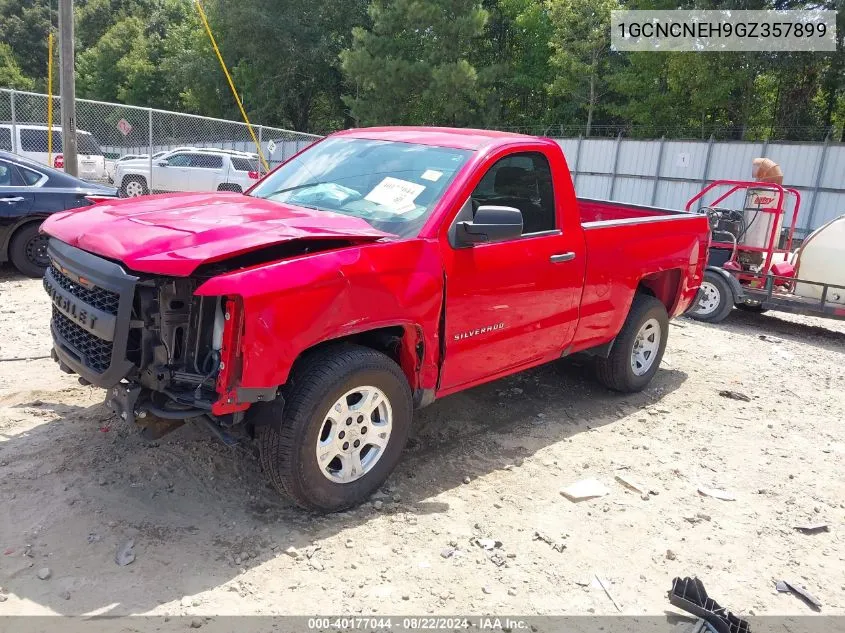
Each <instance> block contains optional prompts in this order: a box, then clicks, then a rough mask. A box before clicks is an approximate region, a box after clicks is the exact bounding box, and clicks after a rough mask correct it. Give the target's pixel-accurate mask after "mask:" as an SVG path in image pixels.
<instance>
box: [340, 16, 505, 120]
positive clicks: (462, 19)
mask: <svg viewBox="0 0 845 633" xmlns="http://www.w3.org/2000/svg"><path fill="white" fill-rule="evenodd" d="M368 13H369V17H370V20H371V22H372V25H371V26H370V27H369V28H363V27H358V28H355V29H354V30H353V31H352V46H351V48H349V49H347V50H345V51H343V53H342V54H341V60H342V62H343V71H344V73H345V74H346V79H347V86H346V87H347V94H346V95H345V96H344V102H345V103H346V104H347V105H348V106H349V108H350V110H351V114H352V117H353V118H354V119H355V121H356V122H358V123H359V124H362V125H363V124H384V123H396V124H400V123H404V124H412V123H416V124H419V123H427V124H449V125H469V124H472V123H474V122H477V121H478V120H479V118H481V117H483V114H484V110H485V103H486V97H487V90H488V86H486V85H485V82H484V81H483V77H484V73H485V71H486V69H485V68H479V67H478V66H477V65H476V64H475V63H473V61H474V51H475V50H477V48H479V47H480V46H481V44H482V42H483V35H484V25H485V23H486V21H487V17H488V14H487V12H486V11H485V10H484V9H482V8H481V5H480V3H479V2H478V1H477V0H397V1H395V2H391V1H389V0H373V2H372V3H371V4H370V6H369V10H368Z"/></svg>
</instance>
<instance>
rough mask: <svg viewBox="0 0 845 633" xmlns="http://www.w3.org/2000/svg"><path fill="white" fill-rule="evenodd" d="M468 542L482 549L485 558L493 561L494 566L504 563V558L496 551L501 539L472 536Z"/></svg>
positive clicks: (500, 544) (499, 547) (499, 546)
mask: <svg viewBox="0 0 845 633" xmlns="http://www.w3.org/2000/svg"><path fill="white" fill-rule="evenodd" d="M469 542H470V543H471V544H473V545H478V547H480V548H481V549H483V550H484V553H485V554H486V555H487V558H488V559H489V560H490V562H491V563H493V564H494V565H495V566H496V567H501V566H502V565H504V564H505V562H507V561H505V559H504V557H503V556H502V554H501V553H500V552H499V551H498V550H500V549H501V547H502V542H501V541H496V540H493V539H491V538H476V537H475V536H473V537H472V538H471V539H470V540H469Z"/></svg>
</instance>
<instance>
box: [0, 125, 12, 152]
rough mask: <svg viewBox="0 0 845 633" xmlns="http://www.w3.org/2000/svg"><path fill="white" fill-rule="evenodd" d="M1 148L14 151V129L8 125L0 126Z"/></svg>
mask: <svg viewBox="0 0 845 633" xmlns="http://www.w3.org/2000/svg"><path fill="white" fill-rule="evenodd" d="M0 149H2V150H4V151H6V152H11V151H12V129H11V128H8V127H0Z"/></svg>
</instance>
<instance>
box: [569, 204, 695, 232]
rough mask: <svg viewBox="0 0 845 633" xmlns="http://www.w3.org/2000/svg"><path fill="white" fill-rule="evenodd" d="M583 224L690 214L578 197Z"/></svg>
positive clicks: (626, 221) (649, 219)
mask: <svg viewBox="0 0 845 633" xmlns="http://www.w3.org/2000/svg"><path fill="white" fill-rule="evenodd" d="M577 200H578V213H579V214H580V216H581V224H584V225H595V224H596V223H608V224H609V223H613V224H619V223H624V224H634V223H639V222H642V221H644V220H646V221H657V220H661V219H665V218H666V216H672V215H689V214H687V213H686V212H685V211H678V210H675V209H664V208H662V207H651V206H647V205H642V204H631V203H628V202H612V201H610V200H598V199H595V198H577Z"/></svg>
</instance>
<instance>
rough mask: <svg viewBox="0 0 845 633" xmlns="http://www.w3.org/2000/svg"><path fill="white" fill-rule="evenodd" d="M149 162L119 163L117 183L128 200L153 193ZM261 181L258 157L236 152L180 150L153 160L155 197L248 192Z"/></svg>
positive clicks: (141, 160) (197, 148)
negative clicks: (183, 192) (165, 194)
mask: <svg viewBox="0 0 845 633" xmlns="http://www.w3.org/2000/svg"><path fill="white" fill-rule="evenodd" d="M149 174H150V161H149V159H148V158H142V159H138V160H129V161H122V162H119V163H117V165H116V166H115V172H114V182H115V184H116V185H117V186H118V187H119V191H120V195H121V196H123V197H125V198H133V197H135V196H143V195H146V194H148V193H150V185H149V183H150V178H149ZM258 178H259V171H258V156H257V155H256V154H249V153H247V152H236V151H234V150H216V149H204V148H199V147H195V148H179V149H177V150H173V151H171V152H168V153H166V154H163V155H162V156H159V157H158V158H154V159H153V178H152V186H153V191H154V192H155V193H159V192H170V191H246V190H247V189H249V188H250V187H251V186H252V185H254V184H255V183H256V182H257V181H258Z"/></svg>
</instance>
